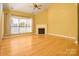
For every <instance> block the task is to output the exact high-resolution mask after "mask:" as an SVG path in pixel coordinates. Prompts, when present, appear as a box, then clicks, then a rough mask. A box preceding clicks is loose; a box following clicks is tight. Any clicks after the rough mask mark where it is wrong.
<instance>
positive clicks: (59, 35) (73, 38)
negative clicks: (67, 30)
mask: <svg viewBox="0 0 79 59" xmlns="http://www.w3.org/2000/svg"><path fill="white" fill-rule="evenodd" d="M48 35H53V36H58V37H64V38H70V39H72V40H74V41H75V42H74V43H76V44H78V42H77V39H76V38H75V37H70V36H65V35H61V34H52V33H48Z"/></svg>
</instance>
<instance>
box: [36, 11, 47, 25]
mask: <svg viewBox="0 0 79 59" xmlns="http://www.w3.org/2000/svg"><path fill="white" fill-rule="evenodd" d="M47 11H48V10H44V11H41V12H39V13H37V14H36V15H35V23H36V24H47V20H48V12H47Z"/></svg>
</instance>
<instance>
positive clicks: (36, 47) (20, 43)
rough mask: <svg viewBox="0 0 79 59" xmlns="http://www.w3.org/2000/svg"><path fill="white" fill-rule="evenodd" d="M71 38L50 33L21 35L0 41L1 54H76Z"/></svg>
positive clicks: (76, 48) (76, 46) (78, 48)
mask: <svg viewBox="0 0 79 59" xmlns="http://www.w3.org/2000/svg"><path fill="white" fill-rule="evenodd" d="M78 52H79V46H78V45H77V44H75V43H74V41H73V40H72V39H68V38H61V37H57V36H51V35H22V36H16V37H8V38H5V39H3V40H2V41H1V42H0V55H1V56H78V55H79V53H78Z"/></svg>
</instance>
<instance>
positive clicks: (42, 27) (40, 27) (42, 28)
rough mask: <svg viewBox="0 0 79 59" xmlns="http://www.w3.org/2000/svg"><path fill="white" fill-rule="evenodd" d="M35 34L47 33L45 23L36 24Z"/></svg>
mask: <svg viewBox="0 0 79 59" xmlns="http://www.w3.org/2000/svg"><path fill="white" fill-rule="evenodd" d="M36 34H47V24H40V25H38V24H37V25H36Z"/></svg>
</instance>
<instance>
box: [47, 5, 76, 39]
mask: <svg viewBox="0 0 79 59" xmlns="http://www.w3.org/2000/svg"><path fill="white" fill-rule="evenodd" d="M48 33H52V34H59V35H65V36H69V37H77V4H51V5H50V6H49V8H48Z"/></svg>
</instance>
